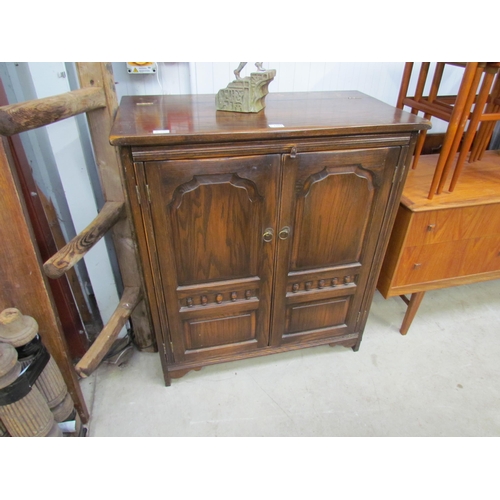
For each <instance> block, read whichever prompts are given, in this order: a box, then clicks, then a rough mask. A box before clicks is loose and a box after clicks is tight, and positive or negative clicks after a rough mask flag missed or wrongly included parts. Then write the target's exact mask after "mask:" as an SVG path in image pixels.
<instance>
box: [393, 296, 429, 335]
mask: <svg viewBox="0 0 500 500" xmlns="http://www.w3.org/2000/svg"><path fill="white" fill-rule="evenodd" d="M424 294H425V292H416V293H412V294H411V298H410V300H409V301H408V300H407V299H406V297H404V296H403V295H402V296H401V298H402V299H403V300H404V301H405V302H406V303H407V304H408V309H406V314H405V317H404V319H403V323H402V324H401V328H400V329H399V331H400V333H401V335H406V334H407V333H408V329H409V328H410V325H411V323H412V321H413V318H414V317H415V314H417V311H418V308H419V307H420V303H421V302H422V299H423V298H424Z"/></svg>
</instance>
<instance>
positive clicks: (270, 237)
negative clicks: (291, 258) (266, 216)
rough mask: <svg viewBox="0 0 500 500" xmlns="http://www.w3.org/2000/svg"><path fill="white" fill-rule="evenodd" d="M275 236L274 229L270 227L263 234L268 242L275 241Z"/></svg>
mask: <svg viewBox="0 0 500 500" xmlns="http://www.w3.org/2000/svg"><path fill="white" fill-rule="evenodd" d="M273 238H274V231H273V230H272V229H271V228H270V227H268V228H267V229H266V230H265V231H264V234H263V235H262V239H263V240H264V241H265V242H266V243H270V242H271V241H273Z"/></svg>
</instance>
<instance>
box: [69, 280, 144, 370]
mask: <svg viewBox="0 0 500 500" xmlns="http://www.w3.org/2000/svg"><path fill="white" fill-rule="evenodd" d="M141 295H142V293H141V289H140V288H139V287H128V288H125V290H124V292H123V296H122V298H121V300H120V303H119V304H118V307H117V308H116V310H115V312H114V313H113V314H112V316H111V318H110V319H109V321H108V323H107V324H106V326H105V327H104V328H103V329H102V332H101V333H100V334H99V335H98V337H97V339H96V340H95V342H94V343H93V344H92V345H91V346H90V349H89V350H88V351H87V352H86V353H85V355H84V356H83V358H82V359H81V360H80V361H79V363H78V364H77V365H76V372H77V373H78V375H80V376H81V377H83V378H85V377H88V376H89V375H90V374H91V373H92V372H93V371H94V370H95V369H96V368H97V367H98V366H99V363H100V362H101V361H102V359H103V358H104V356H106V354H107V353H108V351H109V349H110V348H111V346H112V345H113V342H114V341H115V340H116V338H117V337H118V334H119V333H120V331H121V329H122V328H123V326H124V325H125V323H126V322H127V320H128V319H129V318H130V315H131V314H132V312H133V310H134V309H135V307H136V306H137V304H138V303H139V301H140V299H141Z"/></svg>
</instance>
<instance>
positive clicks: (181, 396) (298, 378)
mask: <svg viewBox="0 0 500 500" xmlns="http://www.w3.org/2000/svg"><path fill="white" fill-rule="evenodd" d="M405 308H406V306H405V305H404V303H403V302H402V300H401V299H399V298H392V299H389V300H384V299H383V297H382V296H381V295H380V294H379V293H378V292H377V293H376V295H375V299H374V303H373V306H372V309H371V313H370V316H369V319H368V323H367V326H366V329H365V334H364V337H363V341H362V343H361V347H360V349H359V351H358V352H353V351H352V350H351V349H347V348H343V347H335V348H331V347H317V348H311V349H305V350H301V351H295V352H289V353H284V354H277V355H272V356H265V357H261V358H255V359H250V360H245V361H238V362H231V363H226V364H221V365H217V366H211V367H205V368H203V369H202V370H201V371H198V372H190V373H189V374H187V375H186V376H184V377H183V378H180V379H177V380H174V381H173V383H172V386H171V387H168V388H167V387H165V386H164V384H163V376H162V371H161V366H160V359H159V355H158V354H151V353H140V352H135V353H134V354H133V356H132V358H131V359H130V360H129V361H128V362H127V363H126V364H125V365H123V366H121V367H118V366H115V365H111V364H106V363H104V364H102V365H101V366H100V367H99V368H98V369H97V370H96V372H94V374H93V375H92V376H91V377H89V378H88V379H85V380H82V382H81V384H82V389H83V391H84V395H85V398H86V401H87V405H88V407H89V410H90V413H91V420H90V423H89V425H88V435H89V436H90V437H99V436H100V437H106V436H118V437H129V436H130V437H132V436H144V437H147V436H152V437H156V436H165V437H168V436H181V437H184V436H234V437H237V436H332V437H333V436H360V437H363V436H436V437H437V436H456V437H460V436H499V435H500V362H499V360H500V280H496V281H490V282H485V283H478V284H474V285H466V286H460V287H454V288H449V289H445V290H437V291H432V292H428V293H427V294H426V296H425V297H424V300H423V302H422V305H421V306H420V310H419V312H418V314H417V316H416V318H415V320H414V322H413V325H412V326H411V328H410V330H409V332H408V334H407V335H406V336H402V335H400V334H399V326H400V324H401V321H402V318H403V314H404V311H405Z"/></svg>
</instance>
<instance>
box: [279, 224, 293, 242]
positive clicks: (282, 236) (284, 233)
mask: <svg viewBox="0 0 500 500" xmlns="http://www.w3.org/2000/svg"><path fill="white" fill-rule="evenodd" d="M278 236H279V238H280V240H286V239H287V238H288V236H290V228H289V227H288V226H285V227H284V228H283V229H282V230H281V231H280V232H279V234H278Z"/></svg>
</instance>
